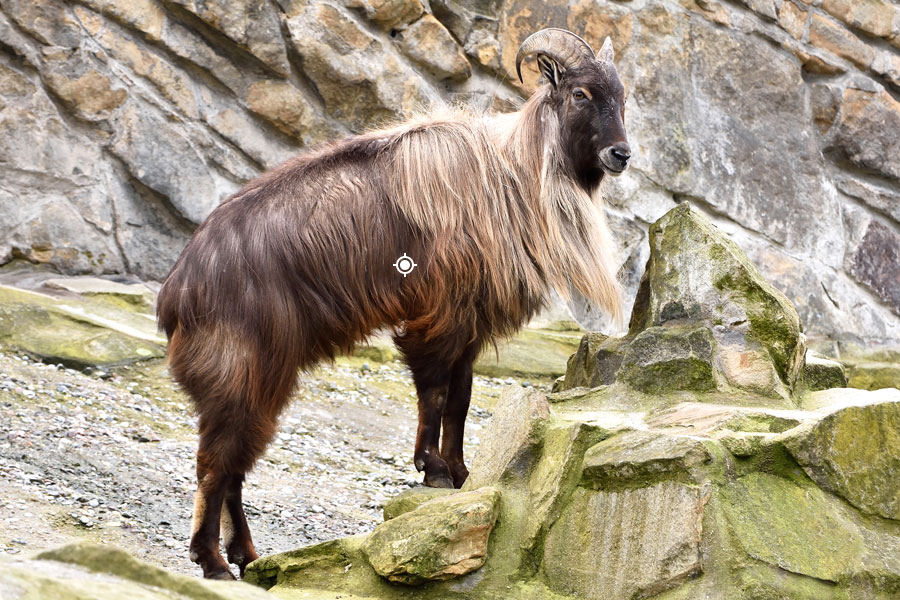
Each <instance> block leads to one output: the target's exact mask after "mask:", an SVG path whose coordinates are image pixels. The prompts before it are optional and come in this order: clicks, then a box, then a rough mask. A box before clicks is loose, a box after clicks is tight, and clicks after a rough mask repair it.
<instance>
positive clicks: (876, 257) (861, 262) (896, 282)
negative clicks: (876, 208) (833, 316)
mask: <svg viewBox="0 0 900 600" xmlns="http://www.w3.org/2000/svg"><path fill="white" fill-rule="evenodd" d="M849 271H850V274H851V275H852V276H853V278H854V279H856V280H857V281H859V282H860V283H862V284H864V285H865V286H866V287H868V288H870V289H871V290H872V291H873V292H875V293H876V294H877V295H878V296H879V297H880V298H881V299H882V300H884V301H885V302H887V303H888V305H889V306H890V307H891V309H892V310H893V311H894V312H895V313H897V314H900V235H898V234H897V233H895V232H893V231H891V230H890V229H889V228H888V227H886V226H884V225H882V224H881V223H879V222H878V221H872V222H871V223H869V226H868V227H867V229H866V233H865V235H864V236H863V238H862V240H861V241H860V244H859V247H857V248H856V250H855V252H854V253H853V256H852V258H851V259H850V268H849Z"/></svg>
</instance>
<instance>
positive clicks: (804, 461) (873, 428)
mask: <svg viewBox="0 0 900 600" xmlns="http://www.w3.org/2000/svg"><path fill="white" fill-rule="evenodd" d="M873 396H876V397H879V398H881V399H883V402H881V403H875V402H874V401H873V402H872V403H871V404H866V405H864V406H853V405H852V404H851V405H849V406H845V407H840V408H838V409H837V410H835V411H834V412H832V413H831V414H829V415H828V416H827V417H825V418H823V419H822V420H821V421H819V422H817V423H816V424H815V425H814V426H812V427H811V428H809V429H808V430H804V431H800V432H798V433H797V434H795V435H793V436H790V437H788V438H787V439H786V440H785V445H786V447H787V448H788V450H789V451H790V452H791V454H792V455H793V456H794V458H795V459H796V460H797V462H799V463H800V465H801V466H802V467H803V469H804V470H805V471H806V473H807V474H808V475H809V476H810V478H811V479H813V481H815V482H816V483H817V484H819V485H820V486H821V487H822V488H824V489H826V490H828V491H830V492H833V493H835V494H837V495H839V496H842V497H843V498H844V499H846V500H847V501H848V502H849V503H850V504H852V505H853V506H855V507H857V508H859V509H860V510H862V511H864V512H868V513H872V514H876V515H879V516H882V517H885V518H887V519H895V520H898V521H900V485H898V483H897V482H898V481H900V404H897V402H896V399H897V395H896V394H895V393H893V391H891V390H881V391H880V392H877V393H876V394H873Z"/></svg>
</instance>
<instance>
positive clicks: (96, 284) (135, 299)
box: [43, 277, 156, 312]
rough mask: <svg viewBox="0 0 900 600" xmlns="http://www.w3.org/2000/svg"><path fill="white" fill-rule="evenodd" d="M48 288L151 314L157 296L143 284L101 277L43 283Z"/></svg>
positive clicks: (72, 278) (53, 280)
mask: <svg viewBox="0 0 900 600" xmlns="http://www.w3.org/2000/svg"><path fill="white" fill-rule="evenodd" d="M43 284H44V285H45V286H46V287H48V288H51V289H57V290H65V291H67V292H71V293H73V294H78V295H81V296H87V297H90V298H96V299H99V300H104V301H107V302H109V303H110V304H112V305H113V306H119V307H123V308H127V307H131V308H134V309H138V310H143V311H147V312H149V311H150V309H151V308H152V307H153V303H154V302H155V301H156V295H155V294H154V293H153V291H152V290H151V289H150V288H148V287H147V286H146V285H144V284H143V283H119V282H117V281H110V280H109V279H101V278H99V277H57V278H53V279H48V280H46V281H44V283H43Z"/></svg>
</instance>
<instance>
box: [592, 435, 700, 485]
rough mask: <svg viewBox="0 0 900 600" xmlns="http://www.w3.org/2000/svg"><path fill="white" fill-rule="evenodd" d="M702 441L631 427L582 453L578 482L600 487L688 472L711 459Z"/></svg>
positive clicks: (669, 476)
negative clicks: (582, 458)
mask: <svg viewBox="0 0 900 600" xmlns="http://www.w3.org/2000/svg"><path fill="white" fill-rule="evenodd" d="M711 458H712V457H711V456H710V454H709V452H708V451H707V450H706V448H705V447H704V446H703V444H702V443H701V442H700V441H698V440H696V439H691V438H688V437H680V436H672V435H663V434H660V433H648V432H643V431H633V432H625V433H620V434H619V435H616V436H613V437H611V438H609V439H607V440H604V441H602V442H600V443H599V444H597V445H595V446H592V447H591V448H589V449H588V451H587V452H585V454H584V462H583V464H582V475H581V483H582V485H586V486H589V487H594V488H600V489H603V488H604V487H605V486H608V485H613V486H615V485H616V484H617V483H625V482H641V481H657V480H659V479H660V478H661V477H667V478H673V479H676V478H679V477H680V476H683V475H684V476H690V472H691V471H692V470H693V469H694V468H695V467H697V466H699V465H701V464H703V463H705V462H707V461H709V460H711Z"/></svg>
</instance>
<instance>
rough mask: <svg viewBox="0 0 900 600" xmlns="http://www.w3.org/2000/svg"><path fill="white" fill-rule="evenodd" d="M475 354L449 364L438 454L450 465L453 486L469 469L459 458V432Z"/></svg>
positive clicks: (463, 479)
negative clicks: (441, 435)
mask: <svg viewBox="0 0 900 600" xmlns="http://www.w3.org/2000/svg"><path fill="white" fill-rule="evenodd" d="M476 355H477V352H476V351H475V350H474V349H472V350H469V351H467V352H466V354H465V355H463V357H462V358H460V359H458V360H457V361H456V362H455V363H453V367H452V369H451V371H450V387H449V390H448V393H447V404H446V406H444V414H443V437H442V439H441V457H442V458H443V459H444V461H445V462H446V463H447V466H448V467H449V468H450V474H451V475H452V477H453V486H454V487H457V488H460V487H462V484H463V483H465V482H466V478H468V476H469V469H467V468H466V463H465V461H464V460H463V433H464V431H465V427H466V416H467V415H468V413H469V401H470V400H471V397H472V363H474V362H475V356H476Z"/></svg>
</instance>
